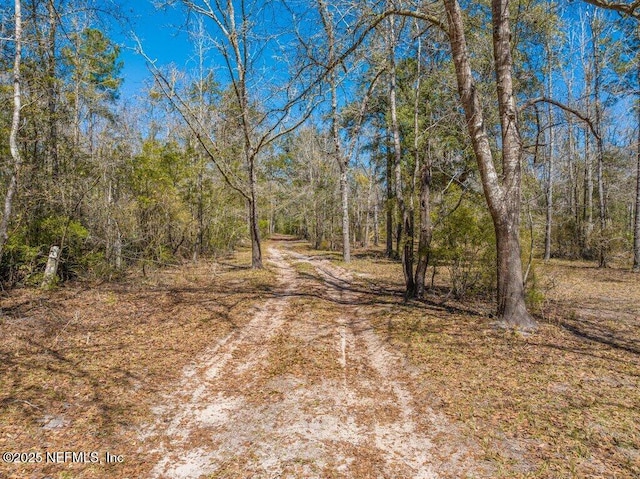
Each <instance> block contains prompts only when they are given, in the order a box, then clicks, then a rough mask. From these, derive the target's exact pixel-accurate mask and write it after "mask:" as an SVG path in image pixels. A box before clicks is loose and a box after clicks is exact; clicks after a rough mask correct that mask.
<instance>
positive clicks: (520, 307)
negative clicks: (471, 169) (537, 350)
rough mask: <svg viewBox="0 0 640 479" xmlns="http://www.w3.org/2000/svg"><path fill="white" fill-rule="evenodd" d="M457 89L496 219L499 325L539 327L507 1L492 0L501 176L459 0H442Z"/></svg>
mask: <svg viewBox="0 0 640 479" xmlns="http://www.w3.org/2000/svg"><path fill="white" fill-rule="evenodd" d="M444 5H445V8H446V11H447V20H448V25H449V41H450V43H451V50H452V53H453V61H454V66H455V70H456V79H457V83H458V91H459V94H460V97H461V101H462V106H463V108H464V111H465V116H466V120H467V128H468V131H469V135H470V136H471V141H472V144H473V150H474V153H475V156H476V160H477V163H478V169H479V170H480V178H481V180H482V186H483V190H484V194H485V198H486V200H487V204H488V206H489V211H490V213H491V218H492V220H493V224H494V229H495V233H496V248H497V265H496V266H497V268H496V270H497V276H498V278H497V316H498V319H499V321H500V323H501V324H503V325H504V326H507V327H514V328H518V329H523V330H531V329H535V328H536V322H535V320H534V319H533V318H532V317H531V315H530V314H529V313H528V311H527V308H526V305H525V299H524V285H523V277H522V263H521V259H520V237H519V235H520V233H519V226H520V188H521V171H520V156H521V152H522V145H521V142H520V134H519V132H518V128H517V110H516V106H515V98H514V95H513V85H512V77H511V71H512V58H511V44H510V36H511V32H510V26H509V8H508V7H509V1H508V0H492V22H493V46H494V62H495V73H496V87H497V95H498V106H499V114H500V124H501V130H502V175H501V177H500V176H499V175H498V172H497V171H496V168H495V165H494V161H493V153H492V151H491V145H490V142H489V138H488V136H487V132H486V128H485V124H484V115H483V111H482V107H481V105H480V99H479V97H478V94H477V90H476V86H475V83H474V80H473V75H472V71H471V64H470V61H469V52H468V48H467V44H466V38H465V33H464V26H463V21H462V12H461V10H460V5H459V3H458V1H457V0H444Z"/></svg>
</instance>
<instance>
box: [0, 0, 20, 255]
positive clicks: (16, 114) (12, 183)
mask: <svg viewBox="0 0 640 479" xmlns="http://www.w3.org/2000/svg"><path fill="white" fill-rule="evenodd" d="M14 8H15V9H14V22H15V29H14V42H15V53H14V59H13V117H12V120H11V132H10V134H9V149H10V150H11V158H12V160H13V165H12V168H11V177H10V179H9V186H8V188H7V194H6V196H5V198H4V210H3V212H2V221H0V261H2V254H3V252H4V246H5V244H6V242H7V239H8V229H9V221H10V219H11V212H12V208H13V198H14V196H15V194H16V190H17V189H18V173H19V170H20V165H21V163H22V159H21V157H20V150H19V148H18V130H19V129H20V108H21V101H22V96H21V91H20V86H21V78H20V66H21V64H22V9H21V5H20V0H15V7H14Z"/></svg>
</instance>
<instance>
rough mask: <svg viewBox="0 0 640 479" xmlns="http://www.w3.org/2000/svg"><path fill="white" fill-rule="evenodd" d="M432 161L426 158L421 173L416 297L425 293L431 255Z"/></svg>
mask: <svg viewBox="0 0 640 479" xmlns="http://www.w3.org/2000/svg"><path fill="white" fill-rule="evenodd" d="M430 194H431V159H430V158H425V162H424V164H423V165H422V169H421V172H420V233H419V239H418V261H417V264H416V279H415V283H416V297H418V298H422V297H424V293H425V277H426V274H427V268H428V267H429V256H430V255H429V253H430V248H431V236H432V231H433V226H432V224H431V199H430Z"/></svg>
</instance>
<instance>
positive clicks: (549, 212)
mask: <svg viewBox="0 0 640 479" xmlns="http://www.w3.org/2000/svg"><path fill="white" fill-rule="evenodd" d="M547 61H548V63H549V65H548V72H547V75H548V78H547V96H548V97H549V98H552V97H553V79H552V77H553V72H552V65H551V63H552V59H551V52H550V49H549V48H547ZM547 121H548V122H549V126H548V131H549V133H548V135H549V146H548V151H547V168H546V170H547V171H546V173H547V184H546V191H545V200H546V201H545V202H546V212H545V213H546V214H545V227H544V260H545V261H549V260H550V259H551V226H552V221H553V163H554V158H553V154H554V143H555V135H554V131H553V128H554V127H553V111H552V110H551V104H550V103H547Z"/></svg>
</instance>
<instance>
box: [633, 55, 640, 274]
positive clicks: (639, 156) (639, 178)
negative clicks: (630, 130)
mask: <svg viewBox="0 0 640 479" xmlns="http://www.w3.org/2000/svg"><path fill="white" fill-rule="evenodd" d="M637 74H638V84H639V85H640V64H639V65H638V72H637ZM636 115H637V121H638V136H637V138H636V150H637V151H636V205H635V209H636V210H635V214H634V217H633V271H634V273H640V98H637V99H636Z"/></svg>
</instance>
